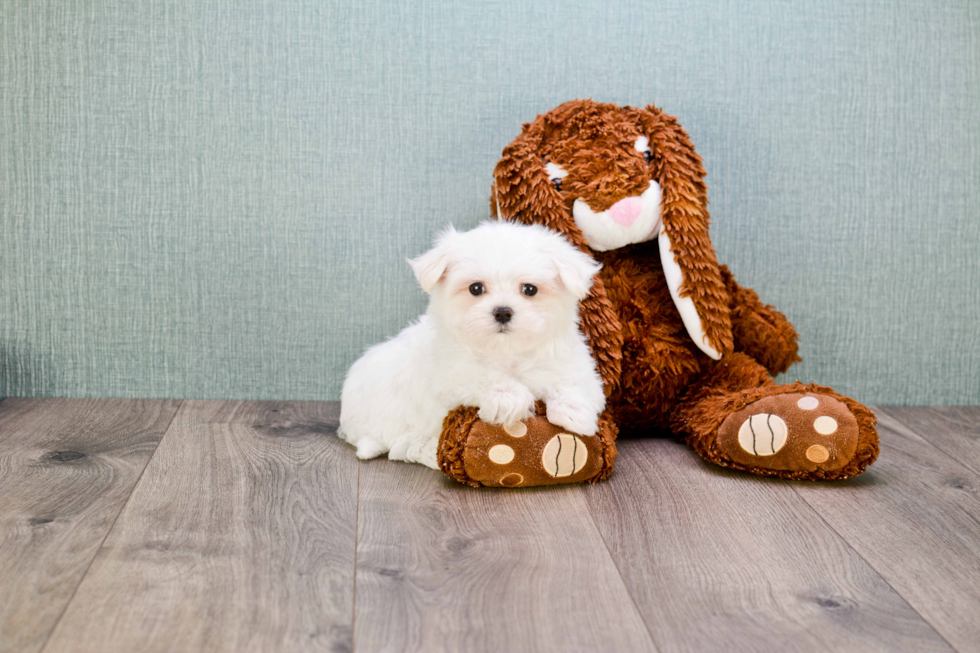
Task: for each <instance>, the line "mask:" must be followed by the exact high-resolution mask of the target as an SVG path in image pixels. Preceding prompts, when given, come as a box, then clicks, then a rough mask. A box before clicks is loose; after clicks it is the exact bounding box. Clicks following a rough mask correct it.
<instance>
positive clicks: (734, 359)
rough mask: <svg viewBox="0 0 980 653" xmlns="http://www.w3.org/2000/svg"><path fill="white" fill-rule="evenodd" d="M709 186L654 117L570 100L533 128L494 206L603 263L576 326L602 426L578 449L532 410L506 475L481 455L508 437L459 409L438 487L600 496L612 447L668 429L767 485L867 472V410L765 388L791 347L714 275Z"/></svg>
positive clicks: (872, 436)
mask: <svg viewBox="0 0 980 653" xmlns="http://www.w3.org/2000/svg"><path fill="white" fill-rule="evenodd" d="M704 174H705V173H704V170H703V168H702V166H701V161H700V158H699V157H698V156H697V154H696V153H695V152H694V148H693V146H692V145H691V143H690V141H689V139H688V137H687V134H686V133H685V132H684V130H683V129H682V128H681V127H680V125H678V124H677V122H676V120H675V119H674V118H672V117H670V116H667V115H665V114H663V113H662V112H661V111H660V110H659V109H657V108H656V107H653V106H650V107H647V108H646V109H637V108H632V107H618V106H616V105H612V104H599V103H595V102H591V101H574V102H568V103H566V104H563V105H561V106H560V107H558V108H556V109H554V110H553V111H551V112H549V113H547V114H545V115H542V116H539V117H538V118H537V120H535V121H534V122H533V123H530V124H527V125H525V126H524V129H523V131H522V133H521V135H520V136H519V137H518V138H517V139H516V140H515V141H514V142H513V143H511V144H510V145H509V146H508V147H507V148H506V149H505V150H504V155H503V158H502V159H501V161H500V162H499V163H498V164H497V167H496V170H495V187H494V192H493V197H492V198H491V204H492V207H493V210H494V213H495V214H496V216H497V218H498V219H508V220H515V221H519V222H524V223H528V224H543V225H545V226H547V227H549V228H551V229H554V230H555V231H558V232H560V233H562V234H564V235H565V236H566V238H568V239H569V240H570V241H571V242H572V243H573V244H574V245H576V246H578V247H579V248H580V249H582V250H583V251H587V252H589V253H590V254H591V255H592V256H593V257H594V258H596V260H598V261H599V262H601V263H602V265H603V268H602V270H601V271H600V273H599V276H598V277H597V278H596V280H595V281H594V284H593V287H592V291H591V292H590V294H589V295H588V296H587V297H586V298H585V299H584V300H583V301H582V302H581V305H580V312H581V321H582V330H583V332H584V333H585V335H586V338H587V340H588V342H589V345H590V347H591V350H592V354H593V356H594V358H595V360H596V366H597V369H598V370H599V372H600V374H601V375H602V379H603V382H604V385H605V392H606V395H607V398H608V400H607V406H606V411H605V413H604V415H603V417H602V419H600V429H599V432H598V434H597V435H596V436H593V437H583V436H580V435H578V434H572V433H566V432H562V431H561V430H560V429H558V428H557V427H554V426H553V425H550V424H548V422H547V420H546V419H545V418H544V416H543V410H539V416H538V417H532V418H530V419H528V420H526V426H527V428H526V429H523V428H522V429H521V435H520V438H523V440H522V441H521V446H520V452H521V455H519V456H517V457H516V459H515V460H513V461H511V462H509V463H508V464H507V465H498V464H494V463H493V462H492V461H489V462H488V459H487V452H488V451H489V450H490V449H492V448H493V447H494V446H496V445H497V444H501V443H506V442H511V443H513V442H514V441H515V436H514V435H513V434H512V433H507V432H504V431H503V430H502V429H499V428H496V427H493V426H492V425H488V424H485V423H483V422H481V421H480V420H479V419H478V418H477V417H476V413H475V410H474V409H472V408H467V407H461V408H459V409H457V410H455V411H453V412H451V413H450V414H449V415H448V416H447V419H446V420H445V423H444V427H443V434H442V437H441V440H440V448H439V460H440V467H441V468H442V469H443V471H444V472H446V473H447V474H448V475H449V476H451V477H453V478H455V479H457V480H459V481H461V482H465V483H469V484H473V485H488V486H522V485H542V484H550V483H567V482H579V481H597V480H602V479H604V478H606V477H607V476H608V475H609V474H610V473H611V472H612V468H613V461H614V459H615V455H616V450H615V439H616V435H617V433H622V434H624V435H630V436H645V435H652V434H655V433H657V432H658V431H661V430H664V429H670V430H671V431H673V432H674V433H677V434H679V435H681V436H683V437H685V439H686V440H687V442H688V443H690V444H691V445H692V446H693V447H694V449H695V451H697V453H698V454H700V455H701V456H702V457H703V458H705V459H707V460H709V461H711V462H714V463H717V464H721V465H725V466H728V467H734V468H737V469H742V470H745V471H747V472H750V473H753V474H758V475H766V476H779V477H784V478H795V479H823V480H829V479H839V478H847V477H850V476H853V475H855V474H858V473H860V472H862V471H863V470H864V469H865V468H866V467H867V465H869V464H870V463H871V462H873V461H874V459H875V457H876V456H877V453H878V436H877V432H876V430H875V418H874V415H873V414H872V413H871V411H869V410H868V409H867V408H865V407H864V406H862V405H861V404H860V403H858V402H856V401H854V400H853V399H850V398H847V397H843V396H841V395H839V394H837V393H836V392H834V391H833V390H831V389H830V388H826V387H821V386H817V385H803V384H800V383H795V384H789V385H776V384H775V382H774V381H773V380H772V375H775V374H777V373H780V372H783V371H785V370H786V369H787V368H788V367H789V366H790V365H792V364H793V363H794V362H795V361H797V360H799V358H798V357H797V349H796V338H797V335H796V332H795V330H794V329H793V327H792V325H790V324H789V322H788V321H787V320H786V318H785V317H784V316H783V315H782V314H781V313H779V312H778V311H776V310H775V309H774V308H772V307H771V306H766V305H764V304H762V302H761V301H760V300H759V298H758V295H756V293H755V292H754V291H752V290H751V289H747V288H741V287H740V286H739V285H738V284H737V283H736V282H735V280H734V279H733V277H732V275H731V274H730V272H729V271H728V269H727V268H725V267H724V266H721V265H719V264H718V262H717V259H716V257H715V251H714V248H713V247H712V245H711V241H710V239H709V236H708V213H707V192H706V187H705V185H704ZM571 447H574V460H572V459H571V458H569V456H571V455H572V454H571V453H569V452H570V451H572V449H571ZM583 452H585V453H583ZM569 461H571V462H569Z"/></svg>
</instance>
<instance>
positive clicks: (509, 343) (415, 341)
mask: <svg viewBox="0 0 980 653" xmlns="http://www.w3.org/2000/svg"><path fill="white" fill-rule="evenodd" d="M409 264H410V265H411V266H412V269H413V270H414V271H415V276H416V277H417V278H418V281H419V283H420V284H421V286H422V288H423V289H424V290H425V291H426V292H427V293H429V295H430V299H429V308H428V311H427V312H426V313H425V315H423V316H422V317H421V318H419V320H418V322H416V323H415V324H412V325H411V326H409V327H408V328H406V329H405V330H403V331H402V332H401V333H399V334H398V335H397V336H396V337H395V338H393V339H391V340H389V341H387V342H385V343H382V344H380V345H377V346H375V347H372V348H371V349H369V350H368V351H367V353H365V354H364V356H362V357H361V358H360V359H359V360H358V361H357V362H356V363H354V365H353V366H352V367H351V369H350V371H349V372H348V374H347V379H346V381H345V382H344V389H343V394H342V396H341V409H340V429H339V434H340V437H341V438H343V439H345V440H347V442H349V443H350V444H352V445H354V446H356V447H357V456H358V457H359V458H374V457H375V456H378V455H380V454H382V453H385V452H388V458H390V459H391V460H405V461H409V462H417V463H422V464H423V465H427V466H429V467H432V468H435V469H438V463H437V462H436V449H437V446H438V443H439V434H440V433H441V432H442V421H443V418H444V417H445V416H446V414H447V413H448V412H449V411H451V410H453V409H454V408H456V407H458V406H460V405H465V406H477V407H479V409H480V417H481V419H483V420H485V421H488V422H492V423H495V424H502V425H507V424H512V423H514V422H516V421H518V420H521V419H523V418H525V417H529V416H531V415H533V414H534V402H535V400H536V399H541V400H543V401H544V402H545V404H546V406H547V416H548V420H549V421H550V422H551V423H553V424H555V425H557V426H560V427H562V428H565V429H568V430H569V431H572V432H575V433H578V434H581V435H594V434H595V432H596V429H597V428H598V425H597V420H598V416H599V413H601V412H602V409H603V408H604V406H605V395H604V394H603V391H602V380H601V379H600V377H599V374H598V373H597V372H596V369H595V363H594V361H593V360H592V355H591V353H590V351H589V348H588V345H587V344H586V341H585V337H584V336H583V335H582V333H581V331H580V329H579V325H578V302H579V300H581V299H582V298H583V297H585V296H586V295H587V294H588V292H589V289H590V288H591V286H592V277H593V276H595V274H596V272H598V271H599V267H600V266H599V264H598V263H596V262H595V261H594V260H593V259H592V258H591V257H590V256H588V255H587V254H585V253H583V252H580V251H579V250H577V249H576V248H574V247H573V246H572V245H570V244H569V243H568V241H566V240H565V239H564V238H562V237H561V236H560V235H558V234H557V233H555V232H553V231H550V230H549V229H547V228H545V227H542V226H538V225H534V226H524V225H518V224H514V223H509V222H488V223H484V224H482V225H481V226H479V227H477V228H476V229H474V230H472V231H469V232H465V233H459V232H457V231H455V230H454V229H453V228H452V227H450V228H449V229H448V230H446V231H444V232H443V233H442V234H440V235H439V237H438V239H437V240H436V244H435V247H434V248H433V249H432V250H430V251H429V252H426V253H425V254H423V255H421V256H419V257H418V258H416V259H414V260H411V261H409ZM474 283H481V284H483V287H484V289H485V291H484V292H483V294H481V295H478V296H474V295H473V294H471V292H470V286H471V285H472V284H474ZM524 284H531V285H533V286H535V287H536V288H537V293H536V294H534V295H533V296H527V295H526V294H524V293H523V292H522V290H523V287H524ZM497 307H509V308H510V309H511V310H512V311H513V317H512V318H511V319H510V321H509V322H507V323H506V324H500V323H499V322H497V321H496V320H495V319H494V314H493V311H494V309H495V308H497Z"/></svg>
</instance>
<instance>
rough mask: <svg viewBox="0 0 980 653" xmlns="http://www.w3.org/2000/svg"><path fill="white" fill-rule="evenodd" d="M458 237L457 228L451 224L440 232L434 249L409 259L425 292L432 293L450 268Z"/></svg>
mask: <svg viewBox="0 0 980 653" xmlns="http://www.w3.org/2000/svg"><path fill="white" fill-rule="evenodd" d="M456 237H457V233H456V230H455V229H454V228H453V227H452V226H450V227H449V228H448V229H446V230H445V231H443V232H442V233H440V234H439V236H438V237H437V238H436V244H435V246H434V247H433V248H432V249H430V250H429V251H428V252H426V253H425V254H422V255H421V256H418V257H416V258H413V259H409V260H408V264H409V265H410V266H412V271H413V272H415V278H416V279H418V280H419V285H420V286H422V290H424V291H425V292H427V293H431V292H432V289H433V288H435V287H436V284H437V283H439V280H440V279H442V278H443V277H444V276H445V274H446V271H447V270H448V269H449V264H450V262H451V261H452V258H453V251H454V247H453V246H454V244H455V241H456Z"/></svg>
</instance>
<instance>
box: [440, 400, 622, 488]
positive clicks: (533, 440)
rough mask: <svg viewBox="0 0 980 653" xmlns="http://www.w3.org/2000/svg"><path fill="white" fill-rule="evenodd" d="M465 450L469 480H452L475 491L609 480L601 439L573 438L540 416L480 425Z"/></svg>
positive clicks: (462, 459)
mask: <svg viewBox="0 0 980 653" xmlns="http://www.w3.org/2000/svg"><path fill="white" fill-rule="evenodd" d="M462 445H463V446H462V451H461V452H458V453H457V454H456V457H457V459H459V460H460V462H461V463H462V467H463V469H464V470H465V480H464V478H460V474H458V473H456V474H450V475H451V476H453V477H454V478H456V479H457V480H462V481H463V482H466V483H468V484H470V485H483V486H487V487H529V486H535V485H557V484H559V483H581V482H583V481H589V480H594V479H596V478H597V477H600V478H602V477H604V476H605V475H607V474H603V469H604V465H605V464H606V463H605V461H604V458H605V456H606V452H605V451H604V448H605V446H604V443H603V438H602V437H601V436H600V435H593V436H585V435H579V434H576V433H570V432H568V431H567V430H564V429H562V428H560V427H557V426H555V425H553V424H551V423H550V422H548V420H547V419H545V418H544V417H540V416H536V417H530V418H528V419H525V420H522V421H520V422H515V423H513V424H509V425H507V426H498V425H495V424H488V423H487V422H484V421H482V420H479V419H477V420H475V421H473V423H472V427H471V428H470V429H469V433H468V435H467V437H466V439H465V442H463V443H462ZM443 453H445V452H443ZM460 453H461V455H459V454H460ZM441 458H443V459H444V458H445V456H441ZM440 462H441V464H442V467H443V471H447V473H449V471H448V470H447V465H446V464H445V463H443V461H442V460H441V461H440ZM610 462H611V461H610Z"/></svg>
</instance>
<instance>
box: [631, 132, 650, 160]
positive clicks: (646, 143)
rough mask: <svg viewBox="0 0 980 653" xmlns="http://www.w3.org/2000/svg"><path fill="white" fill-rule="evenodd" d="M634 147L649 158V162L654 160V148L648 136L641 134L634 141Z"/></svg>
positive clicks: (644, 156) (645, 157)
mask: <svg viewBox="0 0 980 653" xmlns="http://www.w3.org/2000/svg"><path fill="white" fill-rule="evenodd" d="M633 147H635V148H636V151H637V152H639V153H640V154H642V155H643V158H644V159H646V160H647V163H650V162H651V161H653V150H651V149H650V140H649V139H648V138H647V137H646V136H640V137H639V138H638V139H636V142H635V143H633Z"/></svg>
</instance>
